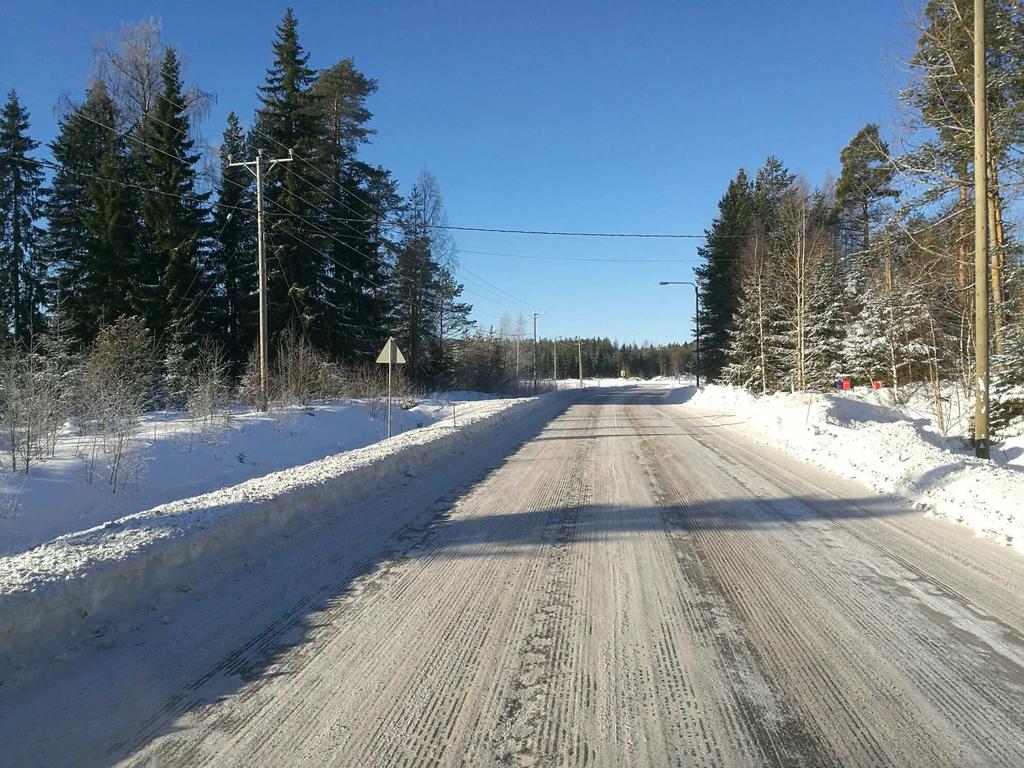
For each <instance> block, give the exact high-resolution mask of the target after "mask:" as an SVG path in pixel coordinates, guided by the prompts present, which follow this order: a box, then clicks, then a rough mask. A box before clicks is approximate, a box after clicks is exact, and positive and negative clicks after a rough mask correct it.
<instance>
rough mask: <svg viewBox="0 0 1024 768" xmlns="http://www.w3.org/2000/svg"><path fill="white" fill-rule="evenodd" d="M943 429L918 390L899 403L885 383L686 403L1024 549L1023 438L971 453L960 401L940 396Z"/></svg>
mask: <svg viewBox="0 0 1024 768" xmlns="http://www.w3.org/2000/svg"><path fill="white" fill-rule="evenodd" d="M943 402H944V403H945V405H944V407H945V408H946V410H947V413H946V414H945V418H944V422H945V426H946V429H947V434H946V435H945V436H944V435H942V434H941V432H940V431H939V430H938V429H937V427H936V425H935V423H934V419H933V417H932V416H931V414H930V413H929V408H928V404H927V396H926V394H925V393H923V392H921V393H916V394H914V395H912V396H911V397H910V398H909V399H908V400H907V402H906V403H901V404H897V403H896V402H895V399H894V397H893V395H892V392H891V391H889V390H882V391H878V392H875V391H870V390H866V391H863V392H852V393H846V392H843V393H836V394H827V395H822V394H805V393H800V394H789V393H779V394H774V395H766V396H761V397H759V396H755V395H752V394H751V393H749V392H747V391H746V390H742V389H737V388H734V387H725V386H717V385H710V386H708V387H706V388H704V389H703V390H702V391H701V392H698V393H697V394H695V395H694V397H693V398H692V399H691V400H690V401H689V403H688V404H689V405H693V406H695V407H697V408H700V409H702V410H707V411H715V412H719V413H722V412H725V413H728V414H730V415H735V416H736V417H738V418H740V419H742V420H744V421H745V422H746V424H747V425H748V426H749V427H750V428H751V429H750V430H749V434H750V435H751V436H752V437H753V438H754V439H756V440H758V441H760V442H762V443H766V444H770V445H775V446H777V447H779V448H781V449H783V450H785V451H786V452H788V453H790V454H792V455H794V456H797V457H799V458H802V459H804V460H806V461H809V462H811V463H813V464H816V465H818V466H820V467H823V468H825V469H828V470H830V471H832V472H835V473H836V474H839V475H842V476H845V477H849V478H852V479H855V480H859V481H861V482H863V483H864V484H865V485H868V486H870V487H873V488H875V489H877V490H880V491H882V492H885V493H895V494H898V495H900V496H904V497H906V498H908V499H910V500H911V501H912V502H913V503H915V504H917V505H918V506H920V507H922V508H924V509H927V510H929V511H930V512H933V513H935V514H937V515H942V516H944V517H948V518H950V519H952V520H955V521H957V522H961V523H965V524H968V525H971V526H973V527H974V528H975V529H976V530H978V531H979V532H981V533H984V534H986V535H988V536H992V537H994V538H996V539H998V540H1001V541H1003V542H1005V543H1007V544H1010V545H1012V546H1013V547H1014V548H1016V549H1017V550H1019V551H1021V552H1024V530H1022V528H1024V463H1022V461H1024V457H1022V454H1024V438H1021V437H1017V438H1013V439H1010V440H1007V441H1005V442H1004V443H1001V444H997V445H996V446H995V447H994V449H993V461H991V462H988V461H982V460H979V459H976V458H975V457H974V456H973V453H972V450H971V449H970V447H969V446H968V445H967V443H966V441H965V439H964V437H963V432H964V431H966V426H967V423H968V422H967V419H966V417H965V413H966V411H965V408H958V407H956V406H955V404H954V405H951V403H955V399H954V398H952V397H945V398H944V401H943Z"/></svg>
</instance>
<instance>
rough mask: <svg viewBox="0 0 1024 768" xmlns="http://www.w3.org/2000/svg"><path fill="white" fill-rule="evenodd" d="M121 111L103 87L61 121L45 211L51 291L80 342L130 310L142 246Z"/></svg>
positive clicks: (88, 340) (92, 89) (53, 149)
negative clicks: (119, 127)
mask: <svg viewBox="0 0 1024 768" xmlns="http://www.w3.org/2000/svg"><path fill="white" fill-rule="evenodd" d="M117 124H118V116H117V109H116V107H115V106H114V103H113V101H112V100H111V98H110V96H109V95H108V93H107V90H106V88H105V87H104V86H103V85H102V84H101V83H95V84H93V85H92V86H91V87H90V88H89V90H88V91H87V93H86V97H85V102H84V103H83V104H82V105H81V106H80V107H78V108H76V109H72V110H71V111H69V112H68V113H67V114H66V115H65V116H64V117H63V118H62V119H61V121H60V128H59V131H58V135H57V138H56V139H55V140H54V141H53V143H51V145H50V150H51V152H52V153H53V157H54V160H55V161H56V162H57V164H58V166H59V167H58V169H57V170H56V172H55V173H54V176H53V179H52V182H51V185H50V188H49V190H48V195H47V197H46V206H45V213H46V218H47V222H48V227H47V232H46V253H47V261H48V266H49V283H50V291H49V292H50V293H51V294H53V295H59V296H61V297H63V302H64V306H65V309H66V312H67V315H68V323H69V324H70V326H71V328H72V331H73V333H74V335H75V336H76V338H78V339H79V341H81V342H84V343H91V341H92V340H93V339H94V338H95V337H96V334H97V333H98V332H99V330H100V329H101V328H102V327H104V326H105V325H107V324H109V323H112V322H113V321H114V320H115V319H116V318H118V317H120V316H121V315H122V314H124V313H125V312H127V311H128V294H129V290H130V282H131V281H132V280H133V279H134V278H133V275H135V274H136V268H137V254H138V243H139V226H138V216H137V211H138V199H137V189H136V188H135V187H134V182H133V181H132V178H133V176H132V172H131V168H130V160H129V157H128V153H127V147H126V142H125V140H124V138H123V136H121V135H120V134H119V133H118V130H117V128H116V125H117Z"/></svg>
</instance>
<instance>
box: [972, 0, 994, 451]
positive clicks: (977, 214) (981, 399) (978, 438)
mask: <svg viewBox="0 0 1024 768" xmlns="http://www.w3.org/2000/svg"><path fill="white" fill-rule="evenodd" d="M986 112H987V99H986V96H985V0H974V326H975V331H974V357H975V363H974V368H975V372H974V375H975V389H974V452H975V455H976V456H977V457H978V458H981V459H987V458H989V455H990V451H989V439H990V438H989V428H988V389H989V371H988V353H989V349H988V347H989V344H988V330H989V329H988V210H987V205H988V178H987V176H988V147H987V142H986V141H985V138H986V137H985V129H986V127H987V117H986Z"/></svg>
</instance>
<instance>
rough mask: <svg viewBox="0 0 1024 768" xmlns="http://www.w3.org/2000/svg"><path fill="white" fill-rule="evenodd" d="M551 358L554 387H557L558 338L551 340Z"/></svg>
mask: <svg viewBox="0 0 1024 768" xmlns="http://www.w3.org/2000/svg"><path fill="white" fill-rule="evenodd" d="M551 360H552V361H553V365H554V367H555V370H554V377H555V389H558V339H553V340H552V341H551Z"/></svg>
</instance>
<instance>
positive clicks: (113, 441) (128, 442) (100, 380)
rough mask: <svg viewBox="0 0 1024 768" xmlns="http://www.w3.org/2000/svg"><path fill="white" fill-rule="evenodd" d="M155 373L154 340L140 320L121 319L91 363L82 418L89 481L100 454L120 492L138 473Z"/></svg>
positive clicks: (101, 337) (96, 347) (102, 338)
mask: <svg viewBox="0 0 1024 768" xmlns="http://www.w3.org/2000/svg"><path fill="white" fill-rule="evenodd" d="M155 371H156V354H155V350H154V346H153V340H152V337H151V335H150V333H149V331H148V330H147V329H146V327H145V325H143V323H142V321H141V320H139V319H138V318H136V317H122V318H119V319H118V320H117V321H116V322H115V323H114V324H113V325H110V326H107V327H106V328H104V329H103V330H102V331H100V333H99V334H98V335H97V337H96V341H95V342H94V343H93V346H92V350H91V351H90V353H89V357H88V360H87V361H86V364H85V371H84V375H83V381H82V405H81V416H80V419H81V422H82V431H83V434H84V435H85V436H86V438H87V446H88V447H87V459H88V460H87V469H86V473H87V479H88V480H89V482H92V479H93V477H94V475H95V471H96V465H97V463H98V460H99V458H100V456H102V457H103V458H104V460H105V463H106V467H107V470H108V482H109V483H110V485H111V487H112V488H113V490H114V492H115V493H116V492H117V489H118V487H121V486H123V484H124V483H125V482H127V480H128V479H129V478H130V477H131V475H132V473H133V471H134V470H136V469H137V463H136V462H135V457H134V448H135V445H134V443H135V437H136V433H137V432H138V429H139V422H140V420H141V417H142V413H143V411H144V409H145V408H146V406H147V405H148V404H149V402H150V401H151V399H152V396H153V384H154V381H155V375H154V374H155Z"/></svg>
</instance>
